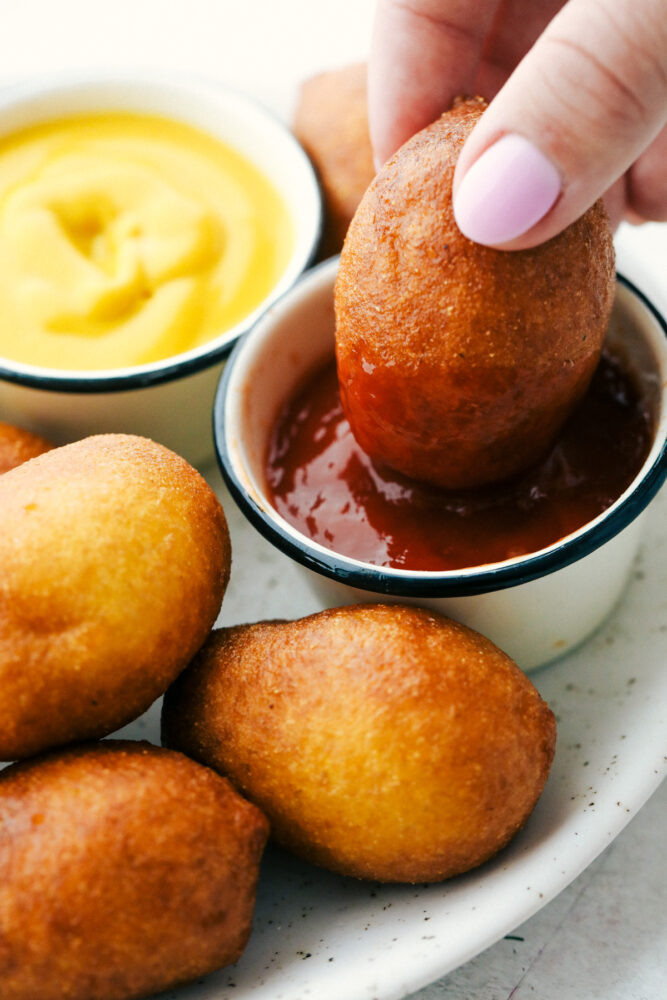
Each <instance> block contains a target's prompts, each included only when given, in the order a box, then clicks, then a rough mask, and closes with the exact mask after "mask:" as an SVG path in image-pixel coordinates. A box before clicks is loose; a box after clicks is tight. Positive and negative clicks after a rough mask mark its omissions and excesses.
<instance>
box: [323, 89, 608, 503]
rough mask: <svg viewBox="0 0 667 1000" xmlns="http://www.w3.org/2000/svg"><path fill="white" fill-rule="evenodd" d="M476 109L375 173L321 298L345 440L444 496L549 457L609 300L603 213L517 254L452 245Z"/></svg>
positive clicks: (439, 124)
mask: <svg viewBox="0 0 667 1000" xmlns="http://www.w3.org/2000/svg"><path fill="white" fill-rule="evenodd" d="M484 107H485V105H484V102H483V101H481V99H476V100H470V101H461V102H458V103H457V104H456V106H455V107H454V108H453V109H452V111H450V112H448V113H447V114H445V115H443V116H442V117H441V118H440V119H438V120H437V121H436V122H434V123H433V124H432V125H430V126H429V127H428V128H426V129H424V130H423V131H422V132H420V133H418V134H417V135H416V136H414V137H413V138H412V139H411V140H410V141H409V142H408V143H406V144H405V145H404V146H403V147H402V148H401V149H400V150H399V151H398V152H397V153H396V154H395V156H394V157H392V159H391V160H390V161H389V162H388V163H387V164H386V165H385V167H384V168H383V169H382V171H381V172H380V173H379V174H378V176H377V177H376V179H375V181H374V182H373V183H372V185H371V186H370V188H369V189H368V191H367V193H366V195H365V196H364V198H363V200H362V203H361V205H360V206H359V209H358V211H357V213H356V215H355V218H354V220H353V222H352V224H351V226H350V229H349V232H348V237H347V239H346V242H345V247H344V249H343V253H342V256H341V265H340V270H339V274H338V279H337V282H336V321H337V329H336V352H337V360H338V372H339V379H340V382H341V394H342V399H343V405H344V408H345V412H346V415H347V417H348V418H349V420H350V423H351V425H352V429H353V431H354V434H355V437H356V438H357V440H358V441H359V443H360V445H361V446H362V448H364V450H365V451H367V452H368V454H370V455H371V456H372V457H373V458H375V459H377V460H378V461H382V462H385V463H386V464H388V465H390V466H392V467H393V468H395V469H398V470H399V471H400V472H403V473H404V474H406V475H408V476H412V477H413V478H416V479H422V480H425V481H428V482H433V483H435V484H437V485H440V486H443V487H445V488H458V487H465V486H474V485H478V484H481V483H484V482H493V481H495V480H499V479H502V478H504V477H506V476H509V475H511V474H513V473H514V472H517V471H519V470H520V469H522V468H524V467H526V466H527V465H529V464H531V463H532V462H533V461H535V460H537V459H538V458H539V457H540V456H541V454H542V453H543V452H544V451H545V450H546V449H547V448H548V446H549V445H550V444H551V442H552V440H553V438H554V436H555V434H556V433H557V430H558V429H559V428H560V426H561V425H562V423H563V421H564V419H565V417H566V415H567V414H568V413H569V412H570V410H571V408H572V406H573V405H574V403H575V402H576V400H577V399H579V398H580V396H581V395H583V392H584V391H585V389H586V386H587V385H588V382H589V380H590V377H591V375H592V373H593V371H594V369H595V366H596V364H597V362H598V359H599V355H600V350H601V345H602V341H603V338H604V334H605V331H606V327H607V321H608V318H609V313H610V310H611V306H612V301H613V294H614V250H613V242H612V234H611V230H610V227H609V222H608V219H607V216H606V212H605V209H604V207H603V205H602V202H598V203H596V204H595V205H594V206H593V207H592V208H591V209H589V211H588V212H586V213H585V215H584V216H583V217H582V218H581V219H579V220H578V221H577V222H575V223H574V224H573V225H572V226H570V227H569V228H568V229H566V230H565V231H564V232H563V233H561V234H560V235H559V236H557V237H555V238H554V239H552V240H550V241H549V242H548V243H546V244H543V245H542V246H539V247H535V248H534V249H532V250H523V251H518V252H512V253H508V252H502V251H499V250H494V249H491V248H489V247H483V246H479V245H477V244H474V243H472V242H470V241H469V240H467V239H466V238H465V237H464V236H463V235H462V234H461V232H460V231H459V229H458V227H457V226H456V223H455V220H454V216H453V210H452V199H451V186H452V179H453V175H454V168H455V165H456V160H457V158H458V154H459V151H460V149H461V147H462V145H463V143H464V141H465V139H466V137H467V135H468V134H469V133H470V131H471V130H472V128H473V126H474V124H475V122H476V121H477V120H478V118H479V117H480V115H481V113H482V111H483V109H484Z"/></svg>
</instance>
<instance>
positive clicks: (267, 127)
mask: <svg viewBox="0 0 667 1000" xmlns="http://www.w3.org/2000/svg"><path fill="white" fill-rule="evenodd" d="M105 111H109V112H135V113H140V114H151V115H158V116H162V117H165V118H170V119H173V120H176V121H180V122H184V123H186V124H188V125H191V126H194V127H195V128H197V129H199V130H200V131H202V132H205V133H208V134H210V135H211V136H212V137H213V138H215V139H218V140H221V141H222V142H224V143H226V144H227V145H229V146H231V147H232V148H234V149H235V150H236V151H237V152H239V153H240V154H242V155H243V156H245V157H246V158H247V159H248V160H250V161H251V162H252V163H253V164H254V165H255V166H256V167H257V168H258V169H259V170H260V171H261V172H262V173H263V174H264V176H265V177H266V178H268V180H269V181H270V182H272V184H273V186H274V188H275V189H276V190H277V192H278V193H279V195H280V196H282V199H283V201H284V203H285V205H286V208H287V212H288V215H289V217H290V219H291V222H292V226H293V236H294V238H293V243H292V251H291V255H290V257H289V259H288V261H287V263H286V266H285V268H284V270H283V272H282V274H281V276H280V277H279V279H278V280H277V282H276V283H275V285H274V287H273V288H272V289H271V290H270V293H269V294H268V295H267V296H266V297H265V299H264V300H263V301H262V302H261V303H260V304H259V305H258V306H257V307H256V308H255V309H254V310H253V311H252V313H251V314H250V315H247V316H245V317H244V318H243V319H242V320H241V321H240V322H237V323H236V325H234V326H233V327H232V328H231V329H228V330H226V331H225V332H224V333H221V334H220V335H219V336H217V337H215V338H214V339H212V340H210V341H208V342H207V343H205V344H203V345H201V346H198V347H196V348H194V349H192V350H188V351H186V352H184V353H181V354H177V355H175V356H173V357H169V358H167V359H165V360H162V361H158V362H154V363H150V364H142V365H136V366H133V367H127V368H122V367H119V368H112V369H105V370H96V371H73V370H66V369H62V370H61V369H53V368H44V367H40V366H38V365H31V364H23V363H20V362H17V361H11V360H8V359H6V358H3V357H0V420H5V421H7V422H8V423H11V424H15V425H18V426H22V427H25V428H26V429H28V430H31V431H34V432H36V433H39V434H41V435H43V436H44V437H46V438H48V439H50V440H51V441H53V442H54V443H55V444H63V443H65V442H67V441H72V440H76V439H78V438H82V437H85V436H87V435H90V434H96V433H103V432H124V433H134V434H141V435H145V436H147V437H150V438H153V439H154V440H156V441H159V442H161V443H163V444H165V445H167V446H168V447H170V448H172V449H173V450H174V451H176V452H178V453H179V454H181V455H183V456H184V457H185V458H186V459H188V460H189V461H190V462H191V463H192V464H193V465H196V466H200V467H201V466H203V465H206V464H207V463H208V462H210V461H213V460H214V449H213V438H212V433H211V410H212V407H213V399H214V395H215V388H216V385H217V383H218V381H219V378H220V373H221V371H222V368H223V365H224V363H225V360H226V358H227V356H228V354H229V352H230V350H231V348H232V346H233V345H234V343H235V342H236V341H237V340H238V338H239V336H240V335H241V334H242V333H244V332H246V331H247V330H248V329H249V328H250V327H251V326H252V325H253V324H254V323H255V322H256V321H257V319H258V317H259V316H260V315H261V314H262V313H263V312H264V310H265V309H266V308H267V306H268V305H270V303H271V302H274V301H275V300H277V299H278V298H280V296H282V295H283V294H284V292H285V291H286V290H287V289H288V288H289V287H290V286H291V285H292V284H293V283H294V281H295V280H296V279H297V278H298V277H299V275H300V274H301V273H302V271H303V270H304V269H305V268H306V267H307V266H308V264H309V262H310V261H311V259H312V256H313V253H314V251H315V249H316V246H317V242H318V239H319V234H320V229H321V215H322V210H321V198H320V193H319V190H318V185H317V181H316V178H315V174H314V172H313V169H312V167H311V165H310V162H309V161H308V158H307V157H306V155H305V153H304V152H303V150H302V149H301V147H300V146H299V144H298V143H297V141H296V140H295V139H294V137H293V136H292V135H291V133H290V132H289V131H288V129H287V128H286V127H285V126H283V125H282V124H281V123H280V122H279V121H278V120H277V119H275V118H274V117H273V116H272V115H271V114H269V113H268V112H266V111H265V110H263V109H262V108H261V107H260V106H259V105H258V104H256V103H254V102H253V101H252V100H250V99H249V98H247V97H245V96H243V95H241V94H239V93H236V92H234V91H232V90H229V89H226V88H225V87H223V86H221V85H219V84H216V83H210V82H206V81H202V80H199V79H191V78H183V79H179V78H178V77H177V76H176V77H174V76H173V75H170V76H166V75H165V76H159V75H146V76H143V77H142V76H136V75H133V76H132V77H125V76H122V75H119V74H107V75H103V74H98V75H94V76H93V75H90V76H83V75H82V76H77V77H75V78H62V77H53V78H49V79H46V78H45V79H41V80H39V81H35V82H29V83H23V84H20V85H16V86H13V87H8V88H5V89H4V90H3V93H2V95H0V136H2V135H6V134H9V133H12V132H14V131H17V130H20V129H24V128H26V127H28V126H31V125H35V124H38V123H42V122H46V121H49V120H53V119H58V118H65V117H68V116H72V115H77V114H85V113H96V112H105Z"/></svg>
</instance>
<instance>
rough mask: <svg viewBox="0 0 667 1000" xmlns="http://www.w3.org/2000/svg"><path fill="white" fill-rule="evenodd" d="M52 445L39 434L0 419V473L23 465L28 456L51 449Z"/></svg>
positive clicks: (32, 456) (35, 455)
mask: <svg viewBox="0 0 667 1000" xmlns="http://www.w3.org/2000/svg"><path fill="white" fill-rule="evenodd" d="M53 447H54V445H52V444H51V442H50V441H47V440H46V439H45V438H43V437H40V436H39V434H33V433H32V432H31V431H26V430H24V429H23V428H22V427H14V426H13V425H12V424H5V423H3V422H2V421H1V420H0V475H2V473H3V472H9V470H10V469H15V468H16V466H17V465H23V463H24V462H27V461H28V459H30V458H36V457H37V455H43V454H44V452H45V451H51V449H52V448H53Z"/></svg>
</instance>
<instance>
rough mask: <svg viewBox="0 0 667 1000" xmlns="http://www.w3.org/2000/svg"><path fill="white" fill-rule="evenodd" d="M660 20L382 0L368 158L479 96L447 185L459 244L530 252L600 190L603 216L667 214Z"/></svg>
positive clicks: (570, 6)
mask: <svg viewBox="0 0 667 1000" xmlns="http://www.w3.org/2000/svg"><path fill="white" fill-rule="evenodd" d="M665 14H666V8H665V2H664V0H598V2H594V0H569V2H568V3H565V4H563V3H559V2H555V0H500V2H499V0H477V2H466V0H379V3H378V9H377V15H376V23H375V28H374V36H373V45H372V51H371V59H370V64H369V117H370V131H371V139H372V142H373V146H374V151H375V158H376V164H378V165H379V164H380V163H382V162H384V161H385V160H386V159H387V158H388V157H389V156H390V155H391V154H392V153H393V152H394V151H395V150H396V149H397V148H398V146H400V145H401V144H402V143H403V142H404V141H405V140H407V139H408V138H409V137H410V136H411V135H412V134H413V133H414V132H416V131H418V130H419V129H421V128H423V127H424V126H425V125H427V124H428V123H429V122H431V121H432V120H433V119H434V118H436V117H437V116H438V115H439V114H440V113H441V112H442V111H443V110H445V109H446V108H447V107H449V105H450V104H451V102H452V100H453V98H454V97H456V96H457V95H459V94H462V93H473V94H474V93H480V94H482V95H483V96H484V97H486V98H487V99H488V100H491V103H490V106H489V108H488V110H487V112H486V113H485V114H484V116H483V117H482V119H481V120H480V122H479V124H478V125H477V127H476V128H475V130H474V131H473V133H472V134H471V136H470V137H469V139H468V141H467V142H466V144H465V147H464V149H463V151H462V153H461V157H460V159H459V163H458V166H457V170H456V175H455V179H454V210H455V213H456V215H457V221H458V223H459V226H460V227H461V229H462V230H463V232H464V233H465V235H466V236H468V237H469V238H470V239H473V240H475V242H480V243H485V244H487V245H489V246H497V247H500V248H502V249H510V250H514V249H524V248H527V247H532V246H536V245H538V244H540V243H543V242H545V241H546V240H548V239H550V238H552V237H553V236H555V235H556V234H557V233H559V232H561V231H562V230H563V229H564V228H565V227H566V226H568V225H570V224H571V223H572V222H573V221H574V220H575V219H577V218H578V217H579V216H580V215H582V214H583V212H584V211H585V210H586V209H587V208H588V207H589V206H590V205H591V204H592V203H593V202H594V201H595V200H596V199H597V198H598V197H599V196H600V195H602V194H604V195H605V200H606V203H607V207H608V210H609V212H610V216H611V218H612V222H613V223H614V224H617V223H618V222H619V221H620V220H621V219H622V218H627V219H629V220H630V221H633V222H642V221H646V220H649V219H651V220H667V172H666V171H665V169H664V163H665V162H666V161H667V127H666V122H667V55H666V53H667V17H666V16H665ZM507 137H512V138H511V139H510V142H509V143H508V142H505V141H504V140H505V139H506V138H507ZM514 137H519V142H518V143H517V142H516V141H515V139H514ZM498 140H502V141H501V142H500V143H499V142H498ZM523 140H527V142H524V141H523ZM468 174H470V176H469V177H468ZM466 180H467V182H468V183H466ZM527 187H529V188H530V194H529V195H528V196H527V195H526V189H527ZM503 214H504V216H505V219H503V218H502V216H503ZM497 216H498V217H497ZM510 219H511V224H510V222H509V220H510ZM517 226H518V227H519V229H520V230H521V229H523V231H520V232H516V229H517Z"/></svg>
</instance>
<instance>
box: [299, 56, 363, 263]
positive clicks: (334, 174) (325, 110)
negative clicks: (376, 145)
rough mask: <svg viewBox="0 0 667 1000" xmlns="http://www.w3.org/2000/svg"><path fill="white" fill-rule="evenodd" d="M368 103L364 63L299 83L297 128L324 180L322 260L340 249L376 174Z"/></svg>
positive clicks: (321, 180) (301, 141)
mask: <svg viewBox="0 0 667 1000" xmlns="http://www.w3.org/2000/svg"><path fill="white" fill-rule="evenodd" d="M366 105H367V101H366V64H365V63H361V64H357V65H354V66H345V67H343V68H342V69H336V70H330V71H329V72H326V73H319V74H318V75H317V76H314V77H311V78H310V79H309V80H306V81H304V83H303V84H302V85H301V89H300V92H299V98H298V104H297V108H296V111H295V115H294V126H293V128H294V134H295V135H296V137H297V139H298V140H299V142H300V143H301V145H302V146H303V147H304V149H305V150H306V152H307V153H308V155H309V157H310V159H311V161H312V163H313V166H314V167H315V169H316V171H317V174H318V176H319V179H320V186H321V189H322V196H323V199H324V209H325V220H324V232H323V235H322V243H321V245H320V257H321V258H324V257H330V256H332V255H333V254H337V253H340V248H341V247H342V245H343V240H344V239H345V234H346V232H347V228H348V226H349V224H350V221H351V219H352V216H353V215H354V213H355V211H356V209H357V205H358V204H359V202H360V201H361V197H362V195H363V193H364V191H365V190H366V188H367V187H368V185H369V184H370V182H371V180H372V179H373V176H374V174H375V168H374V166H373V152H372V149H371V140H370V136H369V134H368V111H367V106H366Z"/></svg>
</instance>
